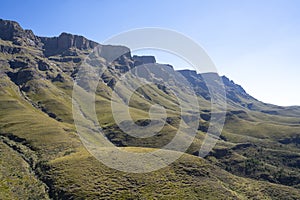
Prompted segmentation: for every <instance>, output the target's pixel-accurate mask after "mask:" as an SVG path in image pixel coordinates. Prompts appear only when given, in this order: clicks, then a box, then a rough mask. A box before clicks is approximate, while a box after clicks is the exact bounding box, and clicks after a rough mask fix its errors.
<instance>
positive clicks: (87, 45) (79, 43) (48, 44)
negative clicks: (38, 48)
mask: <svg viewBox="0 0 300 200" xmlns="http://www.w3.org/2000/svg"><path fill="white" fill-rule="evenodd" d="M40 39H41V42H42V43H43V44H44V46H43V49H44V54H45V56H47V57H49V56H52V55H56V54H62V53H64V52H65V51H68V50H69V49H70V48H76V49H79V50H86V49H93V48H94V47H96V46H97V45H98V43H97V42H94V41H91V40H88V39H86V38H85V37H83V36H79V35H72V34H69V33H62V34H60V36H58V37H40ZM70 54H71V55H70ZM67 56H76V54H74V53H72V52H69V54H68V55H67Z"/></svg>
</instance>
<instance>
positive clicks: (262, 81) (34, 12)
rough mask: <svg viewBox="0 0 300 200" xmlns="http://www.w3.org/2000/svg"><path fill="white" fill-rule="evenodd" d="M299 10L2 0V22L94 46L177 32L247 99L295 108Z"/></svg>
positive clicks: (296, 5) (230, 3) (229, 4)
mask: <svg viewBox="0 0 300 200" xmlns="http://www.w3.org/2000/svg"><path fill="white" fill-rule="evenodd" d="M299 10H300V1H298V0H280V1H279V0H263V1H261V0H245V1H240V0H186V1H176V0H163V1H161V0H160V1H159V0H152V1H141V0H140V1H138V0H124V1H122V0H86V1H79V0H77V1H76V0H65V1H58V0H52V1H38V0H26V1H22V0H19V1H16V0H10V1H1V3H0V18H2V19H9V20H14V21H17V22H19V23H20V25H21V26H22V27H23V28H26V29H32V30H33V32H34V33H35V34H36V35H39V36H57V35H59V34H60V33H61V32H69V33H73V34H78V35H83V36H85V37H87V38H89V39H92V40H94V41H97V42H99V43H101V42H103V41H105V40H107V39H108V38H110V37H111V36H113V35H116V34H119V33H121V32H124V31H128V30H131V29H136V28H144V27H158V28H166V29H170V30H174V31H177V32H179V33H181V34H184V35H186V36H187V37H189V38H191V39H193V40H194V41H195V42H196V43H198V44H199V45H200V46H201V47H202V48H203V49H204V50H205V51H206V53H207V54H208V55H209V56H210V58H211V59H212V60H213V62H214V63H215V65H216V67H217V70H218V72H219V74H220V75H226V76H227V77H229V78H230V79H232V80H233V81H234V82H235V83H237V84H239V85H241V86H242V87H243V88H244V89H245V90H246V91H247V92H248V93H249V94H250V95H252V96H254V97H255V98H257V99H259V100H261V101H263V102H266V103H272V104H276V105H281V106H291V105H300V91H299V88H300V78H299V77H298V76H299V75H300V12H299ZM139 53H141V52H137V54H139ZM142 53H145V52H142ZM146 53H151V54H155V55H156V59H157V61H158V62H162V63H170V64H172V65H173V66H174V67H175V68H176V69H182V68H187V67H189V66H188V64H187V65H186V63H185V62H184V61H182V60H181V59H178V58H174V56H172V55H168V54H166V53H161V52H160V53H159V52H155V51H154V52H146Z"/></svg>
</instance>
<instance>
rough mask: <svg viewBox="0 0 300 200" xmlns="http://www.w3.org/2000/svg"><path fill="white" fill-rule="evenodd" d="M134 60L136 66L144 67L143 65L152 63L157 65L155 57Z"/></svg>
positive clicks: (138, 57)
mask: <svg viewBox="0 0 300 200" xmlns="http://www.w3.org/2000/svg"><path fill="white" fill-rule="evenodd" d="M132 58H133V60H134V65H135V66H138V65H143V64H151V63H156V60H155V57H154V56H136V55H135V56H133V57H132Z"/></svg>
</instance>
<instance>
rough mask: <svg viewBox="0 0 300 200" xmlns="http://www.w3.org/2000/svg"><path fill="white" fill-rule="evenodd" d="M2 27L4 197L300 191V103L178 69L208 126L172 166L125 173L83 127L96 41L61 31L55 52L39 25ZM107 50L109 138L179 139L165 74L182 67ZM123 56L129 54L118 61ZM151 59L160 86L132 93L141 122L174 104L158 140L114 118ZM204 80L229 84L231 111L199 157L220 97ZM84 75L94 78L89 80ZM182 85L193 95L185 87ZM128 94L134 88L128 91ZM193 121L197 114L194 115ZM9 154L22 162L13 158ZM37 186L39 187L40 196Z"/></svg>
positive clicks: (102, 110)
mask: <svg viewBox="0 0 300 200" xmlns="http://www.w3.org/2000/svg"><path fill="white" fill-rule="evenodd" d="M1 23H2V24H6V25H5V26H4V25H1ZM3 27H6V28H3ZM6 29H9V30H6ZM0 30H1V31H0V38H2V39H0V94H1V95H0V150H1V152H4V153H3V154H0V163H5V168H0V176H1V177H4V178H3V180H5V181H4V182H1V183H0V198H1V199H2V198H3V199H14V198H19V199H22V198H24V197H28V196H31V197H35V198H37V199H47V197H49V198H52V199H66V198H73V199H111V198H118V199H138V198H140V199H151V198H152V199H155V198H162V199H163V198H165V199H216V198H218V199H251V198H254V199H283V198H285V199H297V198H299V197H300V191H299V188H300V168H299V163H300V156H299V155H300V150H299V145H300V143H299V141H300V140H299V138H300V135H299V133H300V121H299V117H300V109H299V107H279V106H275V105H271V104H265V103H262V102H260V101H258V100H257V99H255V98H253V97H252V96H250V95H249V94H247V93H246V91H245V90H244V89H243V88H242V87H241V86H239V85H237V84H235V83H234V82H233V81H230V80H229V79H228V78H227V77H219V76H218V75H217V74H209V73H208V74H197V73H196V71H193V70H183V71H178V73H179V74H180V75H182V76H183V77H185V79H186V80H187V81H188V82H189V83H190V85H191V88H192V89H193V90H194V91H195V93H196V96H197V100H198V103H199V107H200V111H199V112H200V113H199V114H200V118H199V127H198V129H197V134H196V136H195V138H194V140H193V142H192V144H191V146H190V147H189V148H188V150H187V151H186V152H185V154H184V156H183V157H182V158H181V159H179V160H178V161H176V162H175V163H173V164H172V165H170V166H167V167H166V168H164V169H161V170H158V171H155V172H151V173H149V174H140V175H139V174H130V173H123V172H119V171H117V170H114V169H110V168H108V167H106V166H104V165H103V164H101V163H100V162H99V161H98V160H96V159H95V158H94V157H92V156H91V154H89V153H88V152H87V150H86V149H85V148H84V146H83V145H82V143H81V142H80V139H79V136H78V134H77V131H76V127H75V125H74V118H73V112H72V90H73V87H74V80H77V78H78V73H79V70H80V65H81V63H82V62H83V60H84V59H85V58H86V57H87V55H89V54H90V53H91V52H92V51H93V48H92V46H93V45H96V43H94V42H91V41H89V40H88V39H84V37H82V36H74V35H70V34H66V33H63V34H62V37H61V38H60V39H59V37H60V36H58V37H51V38H52V39H51V38H50V39H44V40H43V41H44V42H45V41H46V40H48V42H49V41H50V42H49V44H48V47H47V48H46V49H47V50H48V51H45V48H44V46H45V44H44V43H43V41H42V40H41V39H40V38H41V37H38V36H35V35H34V34H33V32H32V31H25V30H23V29H22V28H20V26H19V25H16V24H14V23H12V22H7V21H6V22H5V21H3V20H2V21H1V20H0ZM5 34H8V35H7V36H4V35H5ZM3 38H4V39H3ZM46 38H48V37H46ZM59 41H60V42H59ZM46 43H47V42H46ZM58 43H60V44H59V45H58ZM99 45H100V44H99ZM46 46H47V45H46ZM100 47H101V48H102V50H103V51H102V52H101V55H100V57H99V58H98V59H97V60H96V61H97V65H99V66H105V68H106V70H105V71H104V72H103V73H102V74H101V77H100V80H99V84H98V86H97V88H96V92H95V109H96V115H97V118H98V122H99V124H100V126H101V128H102V129H103V134H104V135H105V136H106V138H107V139H108V140H109V141H110V142H111V143H112V144H114V145H115V146H116V147H117V148H123V149H125V150H128V151H135V152H147V151H149V150H151V149H152V150H153V149H159V148H161V147H163V146H164V145H166V144H167V143H169V142H170V141H171V140H172V139H173V138H174V136H175V135H176V131H177V130H178V127H179V124H180V120H181V118H182V117H181V113H180V109H179V108H180V107H179V102H178V101H177V100H176V98H175V96H174V95H173V94H172V92H171V91H170V90H169V89H168V88H167V87H166V86H165V85H164V84H163V81H161V80H160V78H161V77H163V76H164V75H165V74H166V75H168V72H171V73H175V72H174V69H173V68H172V67H171V65H164V64H159V63H156V60H155V57H151V56H150V57H149V56H148V57H147V56H146V57H145V56H144V57H143V56H138V57H136V56H132V55H131V52H130V49H129V48H127V47H124V46H114V45H101V46H100ZM116 55H122V56H120V57H118V58H116ZM143 64H145V66H146V67H147V65H148V64H150V66H149V67H151V66H154V67H155V66H159V67H161V68H162V70H161V71H158V73H157V75H158V76H153V75H155V74H153V73H152V72H151V70H147V68H145V70H144V72H145V73H144V76H150V77H152V78H153V79H154V80H157V83H155V84H153V85H147V86H144V87H140V88H138V89H137V90H136V92H135V93H134V94H133V95H132V96H131V99H130V101H129V109H130V114H131V117H132V119H133V121H134V122H135V124H137V125H139V126H145V125H147V124H149V121H151V120H149V110H150V108H151V106H152V105H155V104H159V105H161V106H163V107H164V108H165V110H166V113H167V118H166V123H165V126H164V127H163V129H162V130H161V131H159V132H158V133H157V134H156V135H155V136H154V137H149V138H144V139H140V138H134V137H131V136H129V135H128V134H126V133H124V132H123V131H122V130H121V129H120V128H119V127H118V125H117V124H116V122H115V120H114V117H113V115H112V109H111V96H112V91H113V89H114V87H115V86H116V84H117V82H118V81H119V80H120V77H122V76H123V75H124V74H126V73H127V72H128V71H129V70H131V69H133V70H134V69H136V67H137V66H139V65H143ZM204 76H206V77H211V78H218V79H221V80H222V81H223V82H224V85H225V90H226V94H227V109H228V110H227V112H226V120H225V125H224V129H223V131H222V134H221V136H220V138H219V139H218V141H217V144H216V146H215V147H214V148H213V150H212V151H211V152H210V154H209V155H207V156H206V157H205V158H204V159H202V158H199V157H197V156H195V155H198V154H199V149H200V147H201V145H202V143H203V141H204V139H205V137H206V133H207V130H208V127H209V124H210V118H211V106H210V103H211V102H210V94H209V91H208V90H207V86H206V84H205V81H204V79H203V78H204ZM162 80H164V79H162ZM81 81H83V82H84V81H86V80H85V79H84V77H83V78H82V80H81ZM84 83H85V82H84ZM86 83H87V84H86V85H87V88H89V86H90V85H89V84H88V81H87V82H86ZM179 86H180V85H179ZM83 89H84V88H83ZM180 89H182V91H179V92H182V93H184V91H185V90H184V89H185V88H180ZM83 91H84V90H83ZM121 92H123V93H120V94H121V95H123V94H124V95H126V94H127V91H126V90H124V91H121ZM184 94H185V93H184ZM79 104H80V102H79ZM80 105H81V104H80ZM82 109H84V107H83V108H82ZM183 117H185V118H188V117H189V116H188V114H187V113H184V116H183ZM123 123H125V124H126V123H127V121H123ZM89 131H90V132H92V133H97V132H96V130H89ZM182 141H183V142H184V138H182ZM8 157H11V158H13V159H10V160H9V161H8V160H7V158H8ZM16 166H18V167H16ZM28 185H32V187H35V188H37V189H38V193H34V191H32V189H31V188H32V187H28ZM174 188H175V189H174ZM153 191H155V194H153ZM22 195H23V196H22Z"/></svg>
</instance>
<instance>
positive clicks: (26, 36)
mask: <svg viewBox="0 0 300 200" xmlns="http://www.w3.org/2000/svg"><path fill="white" fill-rule="evenodd" d="M0 38H1V39H2V40H9V41H12V42H13V43H14V44H16V45H20V46H21V45H25V46H36V47H40V46H41V43H40V39H39V38H38V37H37V36H35V35H34V34H33V32H32V31H31V30H24V29H22V27H21V26H20V25H19V24H18V23H17V22H14V21H9V20H2V19H0Z"/></svg>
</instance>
